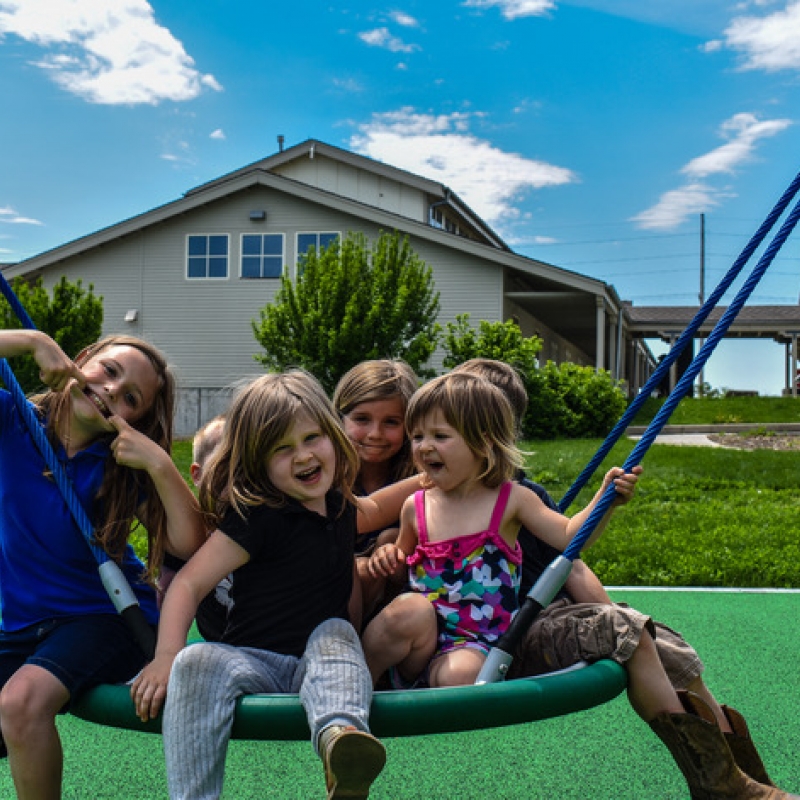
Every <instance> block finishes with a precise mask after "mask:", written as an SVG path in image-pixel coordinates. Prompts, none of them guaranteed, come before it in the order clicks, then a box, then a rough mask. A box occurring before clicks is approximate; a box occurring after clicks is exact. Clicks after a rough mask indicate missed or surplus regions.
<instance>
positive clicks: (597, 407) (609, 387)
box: [522, 361, 625, 439]
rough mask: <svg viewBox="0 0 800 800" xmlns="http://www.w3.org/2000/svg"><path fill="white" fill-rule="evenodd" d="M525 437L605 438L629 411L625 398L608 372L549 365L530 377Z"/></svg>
mask: <svg viewBox="0 0 800 800" xmlns="http://www.w3.org/2000/svg"><path fill="white" fill-rule="evenodd" d="M527 389H528V411H527V413H526V414H525V418H524V419H523V424H522V431H523V435H524V436H526V437H528V438H531V439H562V438H565V439H579V438H588V437H593V436H605V435H606V434H607V433H608V432H609V431H610V430H611V428H613V427H614V424H615V423H616V422H617V420H618V419H619V418H620V416H622V413H623V411H624V410H625V395H624V393H623V391H622V389H620V387H619V385H618V384H617V383H616V382H615V381H614V380H613V379H612V377H611V374H610V373H609V372H607V371H606V370H596V369H594V368H593V367H582V366H579V365H578V364H571V363H564V364H555V363H554V362H552V361H548V362H547V363H546V364H545V365H544V366H543V367H542V368H541V369H538V370H536V371H535V372H533V373H532V374H531V375H529V376H528V380H527Z"/></svg>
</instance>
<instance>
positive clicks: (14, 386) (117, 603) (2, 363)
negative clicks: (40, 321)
mask: <svg viewBox="0 0 800 800" xmlns="http://www.w3.org/2000/svg"><path fill="white" fill-rule="evenodd" d="M0 291H2V293H3V296H4V297H5V298H6V300H8V303H9V305H10V306H11V308H12V309H13V310H14V312H15V313H16V315H17V317H18V318H19V320H20V322H21V323H22V325H23V327H25V328H29V329H31V330H35V329H36V326H35V325H34V323H33V320H32V319H31V318H30V316H29V315H28V313H27V311H25V309H24V308H23V306H22V304H21V303H20V302H19V299H18V298H17V296H16V294H14V290H13V289H12V288H11V286H10V285H9V283H8V281H7V280H6V278H5V276H4V275H3V274H2V273H0ZM0 378H2V380H3V383H4V384H5V385H6V388H7V389H8V391H9V392H10V393H11V397H12V399H13V400H14V404H15V406H16V408H17V410H18V411H19V413H20V414H21V416H22V419H23V421H24V422H25V425H26V427H27V428H28V431H29V432H30V434H31V436H32V437H33V441H34V443H35V444H36V447H37V448H38V450H39V452H40V453H41V455H42V458H44V461H45V463H46V464H47V468H48V469H49V470H50V472H51V473H52V475H53V479H54V480H55V482H56V486H58V489H59V491H60V492H61V495H62V497H63V498H64V501H65V502H66V504H67V507H68V508H69V510H70V513H71V514H72V517H73V519H74V520H75V523H76V525H77V526H78V528H79V529H80V532H81V534H82V535H83V538H84V540H85V541H86V544H87V546H88V547H89V549H90V550H91V551H92V555H93V556H94V559H95V561H96V562H97V566H98V572H99V574H100V580H101V581H102V582H103V586H104V587H105V590H106V592H107V593H108V596H109V599H110V600H111V602H112V603H113V604H114V608H115V609H116V610H117V611H118V612H119V614H120V615H121V616H122V618H123V619H124V620H125V621H126V622H127V624H128V625H129V626H130V629H131V631H132V633H133V635H134V636H135V637H136V641H137V642H138V644H139V646H140V647H141V648H142V650H143V651H144V654H145V655H146V656H147V658H148V659H150V658H152V656H153V653H154V652H155V646H156V639H155V633H154V632H153V629H152V628H151V627H150V624H149V623H148V622H147V619H146V617H145V616H144V612H143V611H142V609H141V607H140V606H139V601H138V600H137V599H136V595H135V594H134V593H133V590H132V589H131V587H130V584H129V583H128V581H127V579H126V578H125V575H124V574H123V572H122V570H121V569H120V568H119V565H118V564H117V563H116V562H114V561H113V560H112V559H111V558H109V555H108V553H106V551H105V550H103V548H102V547H100V546H98V545H97V544H96V542H95V538H94V528H93V526H92V523H91V521H90V520H89V517H88V516H87V514H86V511H84V508H83V506H82V505H81V501H80V499H79V498H78V496H77V494H76V493H75V489H74V488H73V487H72V483H71V481H70V479H69V478H68V477H67V473H66V472H65V471H64V468H63V466H62V464H61V462H60V461H59V460H58V458H57V457H56V454H55V452H54V451H53V448H52V446H51V444H50V442H49V440H48V438H47V433H46V432H45V429H44V428H43V427H42V425H41V423H40V421H39V418H38V417H37V415H36V412H35V411H34V410H33V407H32V406H31V404H30V403H29V402H28V400H27V398H26V397H25V393H24V392H23V391H22V387H21V386H20V385H19V382H18V381H17V379H16V377H15V376H14V372H13V371H12V369H11V366H10V365H9V363H8V361H7V360H6V359H5V358H0Z"/></svg>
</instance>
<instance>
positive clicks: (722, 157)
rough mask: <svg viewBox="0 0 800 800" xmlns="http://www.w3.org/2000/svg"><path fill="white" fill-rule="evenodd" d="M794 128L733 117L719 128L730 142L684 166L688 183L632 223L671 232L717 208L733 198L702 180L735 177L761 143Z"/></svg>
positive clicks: (786, 123) (779, 122) (743, 115)
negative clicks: (692, 217)
mask: <svg viewBox="0 0 800 800" xmlns="http://www.w3.org/2000/svg"><path fill="white" fill-rule="evenodd" d="M791 124H792V122H791V120H788V119H772V120H763V121H762V120H759V119H758V118H757V117H756V116H755V114H751V113H749V112H742V113H740V114H734V115H733V116H732V117H731V118H730V119H727V120H725V122H723V123H722V125H720V131H719V132H720V135H721V136H722V137H723V138H726V139H729V141H728V142H726V143H725V144H723V145H721V146H720V147H717V148H715V149H714V150H711V151H709V152H708V153H705V154H703V155H701V156H698V157H697V158H693V159H692V160H691V161H690V162H689V163H688V164H686V165H685V166H683V167H682V168H681V170H680V171H681V173H682V174H684V175H686V176H687V178H688V179H689V182H688V183H687V184H686V185H684V186H681V187H679V188H678V189H672V190H671V191H668V192H665V193H664V194H663V195H661V197H660V199H659V201H658V202H657V203H656V204H655V205H654V206H652V207H651V208H649V209H647V210H645V211H643V212H641V213H640V214H637V215H636V216H635V217H632V221H633V222H636V223H637V224H638V226H639V227H640V228H647V229H658V230H668V229H672V228H676V227H678V226H679V225H680V224H681V223H683V222H685V221H686V220H687V219H688V218H689V217H691V216H692V215H694V214H699V213H701V212H704V211H708V210H709V209H711V208H714V207H715V206H718V205H719V203H720V201H721V200H722V199H724V198H727V197H732V196H734V195H733V194H732V193H731V192H729V191H727V190H722V189H718V188H715V187H714V186H712V185H710V184H708V183H704V182H703V180H705V179H707V178H709V177H711V176H714V175H721V174H724V175H730V174H732V173H734V172H735V171H736V168H737V167H738V166H740V165H741V164H742V163H744V162H746V161H748V160H750V158H751V157H752V155H753V151H754V150H755V147H756V144H757V143H758V140H759V139H763V138H764V137H767V136H774V135H775V134H777V133H780V132H781V131H783V130H785V129H786V128H787V127H789V125H791Z"/></svg>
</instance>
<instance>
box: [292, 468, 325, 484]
mask: <svg viewBox="0 0 800 800" xmlns="http://www.w3.org/2000/svg"><path fill="white" fill-rule="evenodd" d="M321 472H322V467H319V466H316V467H311V469H307V470H304V471H303V472H298V473H297V474H296V475H295V478H297V480H298V481H300V482H301V483H313V482H314V481H315V480H316V479H317V478H318V477H319V475H320V473H321Z"/></svg>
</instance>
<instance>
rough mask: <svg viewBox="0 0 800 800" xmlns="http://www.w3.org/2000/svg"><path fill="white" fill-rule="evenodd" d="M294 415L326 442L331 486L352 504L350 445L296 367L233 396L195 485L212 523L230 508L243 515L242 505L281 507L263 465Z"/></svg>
mask: <svg viewBox="0 0 800 800" xmlns="http://www.w3.org/2000/svg"><path fill="white" fill-rule="evenodd" d="M300 414H307V415H308V416H309V417H310V418H311V419H312V420H314V422H315V423H316V424H318V425H319V426H320V429H321V431H322V432H323V434H325V435H326V436H327V437H328V438H329V439H330V440H331V442H332V444H333V449H334V453H335V458H336V466H335V470H334V478H333V484H332V488H335V489H338V490H339V491H340V492H341V493H342V494H343V496H344V498H345V501H350V502H355V497H354V496H353V493H352V486H353V482H354V481H355V477H356V474H357V471H358V455H357V454H356V450H355V447H353V444H352V443H351V442H350V439H349V438H348V437H347V434H346V433H345V432H344V429H343V428H342V426H341V423H340V422H339V419H338V417H337V415H336V411H335V410H334V408H333V405H332V403H331V401H330V400H329V399H328V397H327V395H326V394H325V391H324V389H323V388H322V386H321V385H320V383H319V381H318V380H317V379H316V378H315V377H314V376H313V375H311V374H309V373H308V372H305V371H304V370H299V369H296V370H290V371H288V372H280V373H268V374H266V375H262V376H261V377H259V378H256V379H255V380H253V381H251V382H250V383H248V384H246V385H245V386H244V387H243V388H242V389H240V390H239V392H238V393H237V394H236V396H235V397H234V399H233V402H232V404H231V407H230V409H229V411H228V413H227V420H226V423H225V428H224V431H223V434H222V441H221V442H220V444H219V447H218V449H217V451H216V452H215V454H214V458H213V459H212V461H211V463H210V465H209V471H208V473H207V475H206V476H205V477H204V479H203V480H202V481H201V484H200V503H201V505H202V507H203V510H204V511H206V512H208V513H210V514H211V515H212V517H213V518H215V519H216V520H217V521H218V520H219V519H221V518H222V516H223V515H224V514H225V512H226V511H227V510H228V508H231V507H232V508H234V509H235V510H236V511H237V513H238V514H239V515H240V516H245V508H246V507H248V506H258V505H267V506H272V507H273V508H279V507H281V506H283V505H285V504H286V502H287V497H286V495H285V494H284V493H283V492H282V491H280V490H279V489H277V488H276V487H275V485H274V484H273V483H272V481H271V480H270V479H269V474H268V469H267V466H268V461H269V457H270V455H271V453H272V450H273V448H274V447H275V445H276V444H277V443H278V442H279V441H280V440H281V439H282V438H283V436H284V435H285V434H286V432H287V431H288V430H289V429H290V428H291V426H292V425H293V424H294V423H295V422H296V420H297V417H298V415H300ZM342 508H344V506H343V507H342Z"/></svg>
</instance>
